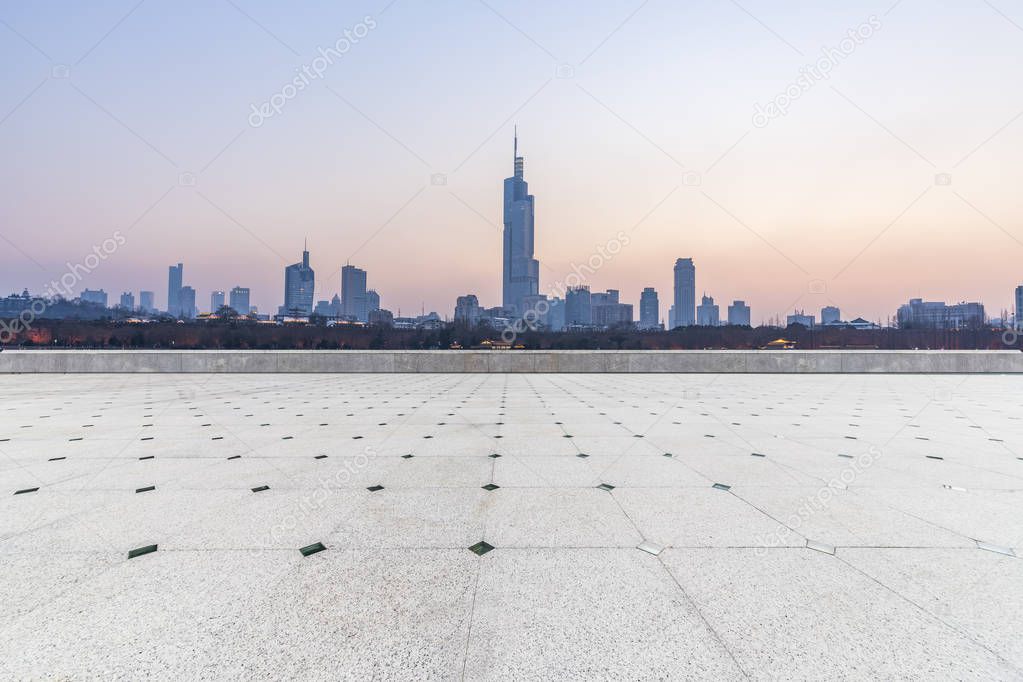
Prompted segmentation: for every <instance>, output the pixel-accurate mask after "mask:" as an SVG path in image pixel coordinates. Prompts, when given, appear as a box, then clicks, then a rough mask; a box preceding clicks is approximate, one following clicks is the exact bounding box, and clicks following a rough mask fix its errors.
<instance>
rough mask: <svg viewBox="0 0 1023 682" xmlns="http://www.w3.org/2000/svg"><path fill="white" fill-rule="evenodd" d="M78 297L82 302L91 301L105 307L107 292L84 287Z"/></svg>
mask: <svg viewBox="0 0 1023 682" xmlns="http://www.w3.org/2000/svg"><path fill="white" fill-rule="evenodd" d="M78 298H79V299H81V301H82V302H83V303H93V304H95V305H99V306H103V307H104V308H106V307H107V292H105V291H103V290H102V289H85V290H84V291H82V293H81V295H80V296H79V297H78Z"/></svg>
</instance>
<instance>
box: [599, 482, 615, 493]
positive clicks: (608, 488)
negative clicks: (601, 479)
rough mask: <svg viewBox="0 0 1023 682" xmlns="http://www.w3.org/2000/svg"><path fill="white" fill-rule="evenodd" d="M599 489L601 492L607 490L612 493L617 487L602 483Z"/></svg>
mask: <svg viewBox="0 0 1023 682" xmlns="http://www.w3.org/2000/svg"><path fill="white" fill-rule="evenodd" d="M597 487H598V488H600V489H601V490H606V491H607V492H611V491H612V490H614V489H615V487H614V486H613V485H611V484H610V483H601V484H600V485H598V486H597Z"/></svg>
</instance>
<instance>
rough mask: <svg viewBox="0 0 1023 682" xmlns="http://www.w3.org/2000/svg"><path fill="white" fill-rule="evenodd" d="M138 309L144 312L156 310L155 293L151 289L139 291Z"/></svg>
mask: <svg viewBox="0 0 1023 682" xmlns="http://www.w3.org/2000/svg"><path fill="white" fill-rule="evenodd" d="M139 310H141V311H142V312H144V313H152V312H156V295H155V294H153V292H152V291H140V292H139Z"/></svg>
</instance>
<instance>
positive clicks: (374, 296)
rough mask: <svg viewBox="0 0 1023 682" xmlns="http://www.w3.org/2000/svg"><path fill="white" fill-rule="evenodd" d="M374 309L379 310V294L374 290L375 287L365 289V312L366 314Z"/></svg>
mask: <svg viewBox="0 0 1023 682" xmlns="http://www.w3.org/2000/svg"><path fill="white" fill-rule="evenodd" d="M374 310H380V294H378V293H377V292H376V289H368V290H367V291H366V314H367V315H368V314H369V313H371V312H373V311H374Z"/></svg>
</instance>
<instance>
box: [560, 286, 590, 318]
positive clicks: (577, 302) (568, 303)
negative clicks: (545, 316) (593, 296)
mask: <svg viewBox="0 0 1023 682" xmlns="http://www.w3.org/2000/svg"><path fill="white" fill-rule="evenodd" d="M591 324H593V312H592V310H591V308H590V288H589V287H588V286H577V287H569V289H568V291H566V292H565V326H568V327H572V326H587V327H588V326H590V325H591Z"/></svg>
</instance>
